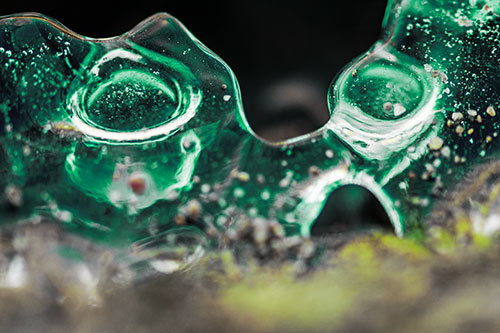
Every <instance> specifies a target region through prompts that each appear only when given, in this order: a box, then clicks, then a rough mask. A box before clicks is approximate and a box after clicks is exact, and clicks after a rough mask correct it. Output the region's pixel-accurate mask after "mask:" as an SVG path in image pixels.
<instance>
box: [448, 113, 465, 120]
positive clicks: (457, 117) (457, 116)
mask: <svg viewBox="0 0 500 333" xmlns="http://www.w3.org/2000/svg"><path fill="white" fill-rule="evenodd" d="M451 119H453V121H460V120H463V119H464V115H463V113H462V112H453V113H452V114H451Z"/></svg>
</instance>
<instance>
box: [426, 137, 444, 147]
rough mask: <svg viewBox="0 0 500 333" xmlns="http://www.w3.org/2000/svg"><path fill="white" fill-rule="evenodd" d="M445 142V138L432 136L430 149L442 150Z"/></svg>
mask: <svg viewBox="0 0 500 333" xmlns="http://www.w3.org/2000/svg"><path fill="white" fill-rule="evenodd" d="M443 143H444V141H443V139H441V138H440V137H437V136H436V137H434V138H432V139H431V141H430V142H429V149H430V150H440V149H441V148H442V147H443Z"/></svg>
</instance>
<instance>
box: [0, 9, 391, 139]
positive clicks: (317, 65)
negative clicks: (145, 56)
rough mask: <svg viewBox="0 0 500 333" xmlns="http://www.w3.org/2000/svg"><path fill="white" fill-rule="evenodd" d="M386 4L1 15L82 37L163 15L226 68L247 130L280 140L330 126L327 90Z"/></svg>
mask: <svg viewBox="0 0 500 333" xmlns="http://www.w3.org/2000/svg"><path fill="white" fill-rule="evenodd" d="M386 2H387V1H386V0H358V1H340V0H333V1H332V0H330V1H325V0H308V1H296V0H290V1H273V0H254V1H234V0H233V1H230V0H224V1H204V2H199V3H198V2H193V1H182V0H181V1H179V0H178V1H154V2H151V1H149V2H148V1H145V0H141V1H130V2H127V1H120V2H118V1H117V2H114V3H113V4H110V3H107V2H105V1H96V0H90V1H85V0H76V1H72V2H69V1H68V2H55V1H43V0H42V1H37V2H34V1H27V0H18V1H15V0H14V1H13V0H10V1H2V4H1V5H0V15H7V14H14V13H20V12H26V11H36V12H40V13H42V14H45V15H48V16H51V17H53V18H55V19H57V20H59V21H60V22H61V23H62V24H64V25H66V26H67V27H68V28H70V29H72V30H74V31H76V32H78V33H80V34H82V35H85V36H89V37H111V36H115V35H119V34H122V33H124V32H126V31H127V30H130V29H131V28H133V27H134V26H135V25H136V24H137V23H139V22H140V21H142V20H143V19H145V18H147V17H148V16H150V15H152V14H154V13H157V12H162V11H164V12H168V13H170V14H171V15H173V16H175V17H177V18H178V19H179V20H180V21H181V22H183V23H184V25H186V27H187V28H188V29H189V30H191V32H192V33H193V34H194V35H195V36H196V37H197V38H198V39H199V40H200V41H202V42H203V43H204V44H205V45H207V46H208V47H209V48H210V49H211V50H212V51H214V52H215V53H217V54H218V55H219V56H220V57H221V58H222V59H224V60H225V61H226V62H227V63H228V64H229V66H230V67H231V68H232V69H233V71H234V72H235V73H236V76H237V78H238V80H239V83H240V86H241V89H242V95H243V101H244V105H245V110H246V113H247V117H248V118H249V121H250V123H251V125H252V127H254V129H255V130H256V131H257V132H258V133H259V134H261V135H263V136H266V137H268V138H270V139H275V140H277V139H283V138H286V137H291V136H295V135H297V134H301V133H304V132H308V131H311V130H313V129H315V128H317V127H319V126H321V125H322V124H323V123H324V122H326V121H327V120H328V111H327V105H326V93H327V89H328V86H329V84H330V82H331V81H332V80H333V78H334V77H335V75H336V74H337V72H338V71H339V70H341V69H342V67H344V66H345V65H347V64H348V63H349V62H350V61H351V60H352V59H353V58H354V57H356V56H358V55H360V54H361V53H363V52H365V51H366V50H367V49H368V48H369V47H370V45H371V44H372V43H373V42H374V41H375V40H376V39H377V37H378V35H379V32H380V26H381V22H382V18H383V15H384V10H385V5H386Z"/></svg>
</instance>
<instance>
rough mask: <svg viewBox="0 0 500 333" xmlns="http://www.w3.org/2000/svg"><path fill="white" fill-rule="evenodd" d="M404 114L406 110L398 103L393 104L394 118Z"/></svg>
mask: <svg viewBox="0 0 500 333" xmlns="http://www.w3.org/2000/svg"><path fill="white" fill-rule="evenodd" d="M405 112H406V108H405V107H404V106H403V105H401V104H399V103H396V104H394V116H396V117H398V116H400V115H402V114H403V113H405Z"/></svg>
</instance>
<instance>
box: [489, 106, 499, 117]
mask: <svg viewBox="0 0 500 333" xmlns="http://www.w3.org/2000/svg"><path fill="white" fill-rule="evenodd" d="M486 113H487V114H488V115H490V116H491V117H495V116H496V115H497V112H496V111H495V109H494V108H493V106H491V105H490V106H488V108H487V109H486Z"/></svg>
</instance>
